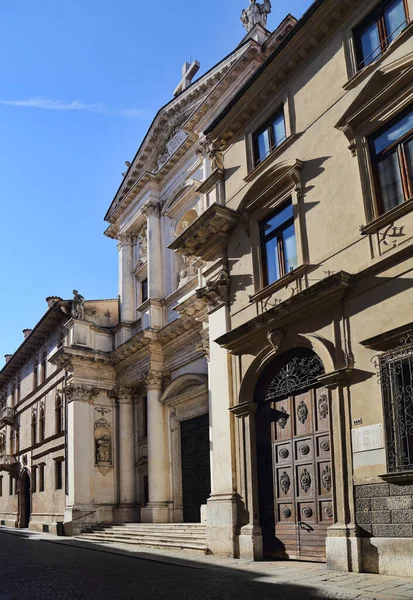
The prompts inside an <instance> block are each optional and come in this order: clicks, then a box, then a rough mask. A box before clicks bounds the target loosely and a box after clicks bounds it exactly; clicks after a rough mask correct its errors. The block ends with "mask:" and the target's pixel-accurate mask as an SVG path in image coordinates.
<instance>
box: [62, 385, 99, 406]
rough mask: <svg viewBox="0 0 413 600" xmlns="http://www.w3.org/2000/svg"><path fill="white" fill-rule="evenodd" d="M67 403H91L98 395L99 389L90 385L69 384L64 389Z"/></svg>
mask: <svg viewBox="0 0 413 600" xmlns="http://www.w3.org/2000/svg"><path fill="white" fill-rule="evenodd" d="M65 393H66V398H67V401H68V402H72V401H73V400H77V401H80V402H92V401H93V398H94V397H95V396H97V395H98V394H99V388H97V387H95V386H92V385H74V384H70V385H68V386H67V387H66V389H65Z"/></svg>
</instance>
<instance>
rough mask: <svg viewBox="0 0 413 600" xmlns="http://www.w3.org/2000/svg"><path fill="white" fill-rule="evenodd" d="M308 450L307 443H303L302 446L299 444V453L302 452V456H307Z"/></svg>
mask: <svg viewBox="0 0 413 600" xmlns="http://www.w3.org/2000/svg"><path fill="white" fill-rule="evenodd" d="M309 452H310V446H309V445H308V444H303V445H302V446H300V448H299V453H300V454H302V455H303V456H307V454H309Z"/></svg>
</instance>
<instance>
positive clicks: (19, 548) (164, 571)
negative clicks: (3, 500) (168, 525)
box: [0, 529, 331, 600]
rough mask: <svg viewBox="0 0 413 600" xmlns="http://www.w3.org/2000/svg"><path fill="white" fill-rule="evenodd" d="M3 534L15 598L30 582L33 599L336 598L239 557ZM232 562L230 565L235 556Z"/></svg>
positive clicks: (7, 578)
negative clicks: (246, 566) (219, 561)
mask: <svg viewBox="0 0 413 600" xmlns="http://www.w3.org/2000/svg"><path fill="white" fill-rule="evenodd" d="M0 532H1V533H0V554H4V553H5V552H6V549H7V564H4V565H3V568H4V569H6V570H7V571H4V572H2V582H3V584H6V588H5V589H7V592H6V596H7V597H10V598H11V597H13V598H25V597H27V589H28V587H27V586H28V585H29V586H30V597H31V598H34V599H40V598H41V599H42V600H55V599H56V598H57V597H59V598H60V597H62V598H79V599H80V598H85V599H86V598H87V599H88V600H101V599H102V598H105V600H123V599H124V600H126V599H129V598H137V597H139V598H140V600H153V599H155V598H164V599H168V600H182V598H188V599H190V598H191V599H192V598H196V599H197V600H211V598H237V600H250V599H251V598H257V599H258V598H259V599H260V600H275V599H276V598H277V599H278V598H279V599H280V600H281V599H282V600H311V599H315V598H326V599H327V598H330V597H331V596H330V595H329V592H328V591H326V592H325V594H324V592H320V591H318V590H314V589H313V588H311V587H309V586H307V585H299V586H297V585H295V584H292V583H282V584H280V583H277V582H274V580H271V581H265V578H266V577H268V574H266V573H262V572H248V571H244V570H243V569H242V563H241V562H238V561H237V563H238V564H237V566H233V567H231V566H228V567H227V566H225V567H223V566H221V565H219V566H218V565H216V564H214V563H213V559H211V560H210V561H209V562H208V559H206V560H205V562H197V561H195V560H194V561H191V560H190V559H188V558H177V557H176V555H174V556H172V555H170V556H168V555H166V554H152V553H150V552H139V551H138V552H130V551H128V550H123V549H122V550H118V549H114V548H112V549H109V548H106V547H102V546H99V545H95V544H92V543H88V542H84V543H82V546H81V547H79V546H76V547H73V546H72V545H71V541H70V540H67V542H66V541H65V540H62V541H61V542H58V543H57V542H56V541H54V540H53V539H51V540H50V541H49V540H45V539H44V538H43V539H39V538H38V537H36V536H33V537H32V535H31V534H30V533H29V534H26V535H24V536H22V535H17V534H15V533H11V532H10V534H9V535H7V534H5V533H6V532H4V531H3V530H1V529H0ZM2 533H3V535H1V534H2ZM7 533H9V532H7ZM31 542H36V543H31ZM132 561H133V562H132ZM228 562H229V565H230V564H231V559H229V560H228ZM232 562H233V561H232ZM23 565H25V569H24V570H23V571H22V566H23ZM30 565H31V566H30ZM238 565H240V566H238ZM27 569H29V571H27ZM22 573H23V574H24V575H25V576H23V575H22ZM62 590H64V592H63V595H62ZM8 594H10V596H8Z"/></svg>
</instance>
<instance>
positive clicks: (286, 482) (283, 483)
mask: <svg viewBox="0 0 413 600" xmlns="http://www.w3.org/2000/svg"><path fill="white" fill-rule="evenodd" d="M290 486H291V480H290V477H289V475H288V473H287V472H286V471H284V472H283V473H282V474H281V477H280V488H281V489H282V491H283V492H284V494H288V490H289V489H290Z"/></svg>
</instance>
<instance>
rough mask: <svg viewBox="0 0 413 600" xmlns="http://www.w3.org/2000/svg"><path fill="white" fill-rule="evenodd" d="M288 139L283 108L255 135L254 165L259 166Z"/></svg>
mask: <svg viewBox="0 0 413 600" xmlns="http://www.w3.org/2000/svg"><path fill="white" fill-rule="evenodd" d="M285 139H286V133H285V119H284V109H283V107H281V108H280V109H279V110H278V111H277V112H276V113H275V115H273V116H272V117H271V119H270V120H269V121H267V123H266V124H265V125H264V126H263V127H262V128H261V129H259V130H258V131H257V132H256V133H254V135H253V142H254V163H255V166H257V165H259V164H260V163H261V162H262V161H263V160H265V159H266V158H267V156H269V155H270V154H271V152H272V151H273V150H275V148H278V146H279V145H280V144H282V143H283V141H284V140H285Z"/></svg>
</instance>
